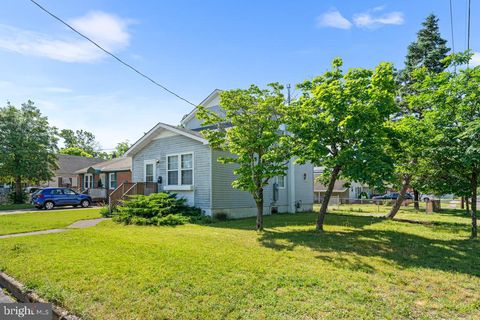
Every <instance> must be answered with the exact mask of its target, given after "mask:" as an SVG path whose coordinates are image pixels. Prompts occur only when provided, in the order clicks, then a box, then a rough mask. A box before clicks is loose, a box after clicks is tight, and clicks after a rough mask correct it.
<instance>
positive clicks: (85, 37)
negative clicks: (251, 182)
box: [30, 0, 197, 107]
mask: <svg viewBox="0 0 480 320" xmlns="http://www.w3.org/2000/svg"><path fill="white" fill-rule="evenodd" d="M30 2H32V3H33V4H35V5H36V6H37V7H39V8H40V9H41V10H43V11H45V12H46V13H47V14H48V15H49V16H51V17H52V18H54V19H55V20H58V21H60V22H61V23H62V24H64V25H65V26H67V28H69V29H70V30H72V31H73V32H75V33H76V34H78V35H79V36H81V37H82V38H84V39H86V40H88V41H89V42H91V43H92V44H93V45H94V46H96V47H97V48H99V49H100V50H102V51H103V52H105V53H106V54H108V55H109V56H111V57H112V58H114V59H115V60H117V61H118V62H120V63H121V64H123V65H124V66H125V67H127V68H129V69H131V70H133V71H134V72H136V73H137V74H139V75H140V76H142V77H144V78H145V79H147V80H149V81H150V82H152V83H153V84H155V85H156V86H158V87H160V88H162V89H163V90H165V91H167V92H168V93H170V94H172V95H174V96H175V97H177V98H178V99H180V100H183V101H185V102H186V103H188V104H190V105H192V106H194V107H196V106H197V105H196V104H194V103H193V102H190V101H188V100H187V99H186V98H184V97H182V96H180V95H179V94H177V93H175V92H173V91H172V90H170V89H168V88H167V87H165V86H163V85H162V84H160V83H158V82H157V81H155V80H153V79H152V78H150V77H149V76H147V75H146V74H144V73H143V72H141V71H140V70H138V69H137V68H135V67H133V66H132V65H130V64H128V63H127V62H125V61H123V60H122V59H121V58H119V57H117V56H116V55H114V54H113V53H111V52H110V51H108V50H107V49H105V48H103V47H102V46H101V45H99V44H98V43H96V42H95V41H93V40H92V39H90V38H89V37H87V36H86V35H84V34H83V33H81V32H80V31H78V30H76V29H75V28H74V27H72V26H71V25H69V24H68V23H67V22H65V21H64V20H62V19H61V18H59V17H58V16H56V15H55V14H53V13H52V12H50V11H48V10H47V9H46V8H45V7H43V6H42V5H41V4H39V3H38V2H36V1H35V0H30Z"/></svg>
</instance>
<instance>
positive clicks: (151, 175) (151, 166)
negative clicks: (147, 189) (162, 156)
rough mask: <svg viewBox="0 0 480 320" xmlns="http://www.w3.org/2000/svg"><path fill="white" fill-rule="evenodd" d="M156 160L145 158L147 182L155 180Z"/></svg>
mask: <svg viewBox="0 0 480 320" xmlns="http://www.w3.org/2000/svg"><path fill="white" fill-rule="evenodd" d="M155 164H156V161H155V160H145V182H154V181H155Z"/></svg>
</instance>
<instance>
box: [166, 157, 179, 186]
mask: <svg viewBox="0 0 480 320" xmlns="http://www.w3.org/2000/svg"><path fill="white" fill-rule="evenodd" d="M167 178H168V182H167V184H168V185H178V156H168V157H167Z"/></svg>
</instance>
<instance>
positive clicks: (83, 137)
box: [60, 129, 99, 157]
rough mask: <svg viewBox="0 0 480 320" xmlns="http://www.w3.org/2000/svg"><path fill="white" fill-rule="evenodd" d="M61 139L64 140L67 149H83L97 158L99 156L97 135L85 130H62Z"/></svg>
mask: <svg viewBox="0 0 480 320" xmlns="http://www.w3.org/2000/svg"><path fill="white" fill-rule="evenodd" d="M60 137H61V138H63V140H64V141H63V143H64V145H65V148H66V149H69V148H78V149H82V150H83V151H85V152H86V153H88V154H91V155H93V156H94V157H96V156H97V155H98V154H99V144H98V142H97V141H96V140H95V135H94V134H93V133H91V132H88V131H85V130H76V131H73V130H71V129H62V130H61V131H60Z"/></svg>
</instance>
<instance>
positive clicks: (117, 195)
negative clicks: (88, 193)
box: [108, 182, 158, 211]
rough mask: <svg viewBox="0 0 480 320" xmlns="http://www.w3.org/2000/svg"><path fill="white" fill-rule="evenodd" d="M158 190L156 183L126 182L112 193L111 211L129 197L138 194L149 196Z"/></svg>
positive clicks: (110, 198) (109, 200)
mask: <svg viewBox="0 0 480 320" xmlns="http://www.w3.org/2000/svg"><path fill="white" fill-rule="evenodd" d="M157 190H158V185H157V183H155V182H124V183H122V184H121V185H119V186H118V187H117V188H116V189H115V190H113V191H112V193H110V197H109V198H108V203H109V207H110V211H111V210H113V208H115V207H116V206H117V205H118V204H119V203H120V202H122V201H123V200H125V199H126V198H127V197H128V196H133V195H137V194H141V195H145V196H148V195H150V194H152V193H155V192H157Z"/></svg>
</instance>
